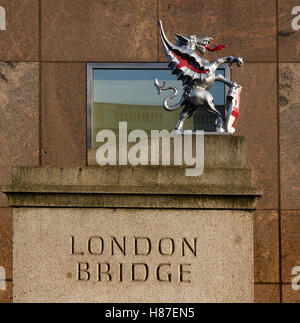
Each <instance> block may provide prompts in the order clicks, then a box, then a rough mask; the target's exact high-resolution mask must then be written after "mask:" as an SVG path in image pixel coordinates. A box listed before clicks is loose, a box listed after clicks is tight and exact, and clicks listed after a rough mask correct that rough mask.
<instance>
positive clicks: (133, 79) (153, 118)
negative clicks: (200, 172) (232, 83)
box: [87, 63, 230, 149]
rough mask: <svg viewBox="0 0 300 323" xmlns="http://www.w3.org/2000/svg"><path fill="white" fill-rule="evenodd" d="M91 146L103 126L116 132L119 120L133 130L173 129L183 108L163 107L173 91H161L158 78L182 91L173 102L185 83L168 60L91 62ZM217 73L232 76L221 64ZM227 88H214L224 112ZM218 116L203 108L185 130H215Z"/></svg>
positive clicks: (89, 73)
mask: <svg viewBox="0 0 300 323" xmlns="http://www.w3.org/2000/svg"><path fill="white" fill-rule="evenodd" d="M87 72H88V96H87V99H88V148H90V149H91V148H93V149H96V148H97V147H98V146H99V144H97V143H96V140H95V139H96V135H97V133H98V132H99V131H100V130H102V129H111V130H114V131H115V132H116V133H117V131H118V128H119V122H121V121H126V122H127V124H128V131H130V130H132V129H143V130H145V131H147V132H148V131H149V132H150V131H151V130H153V129H155V130H156V129H157V130H160V129H168V130H172V129H173V128H174V126H175V124H176V122H177V121H178V115H179V113H180V110H178V111H174V112H167V111H165V110H164V109H163V107H162V102H163V100H164V98H165V97H167V96H168V95H169V94H171V93H172V92H171V91H163V92H162V94H161V95H158V94H157V90H156V89H155V87H154V84H153V82H154V79H155V78H158V80H159V81H160V82H162V81H166V83H167V86H175V87H177V89H178V91H179V93H178V95H177V97H176V98H174V99H173V102H171V103H177V102H178V101H179V100H180V98H181V95H182V93H183V89H182V82H181V81H177V79H176V76H174V75H172V74H171V71H170V69H169V68H168V66H167V64H165V63H157V64H152V63H147V64H144V63H143V64H130V63H128V64H102V63H98V64H88V69H87ZM217 73H221V74H223V75H224V76H225V77H227V78H230V69H229V67H228V66H227V65H226V66H225V65H224V66H220V68H219V69H218V71H217ZM226 91H227V87H225V86H224V84H223V83H220V82H216V83H215V85H214V87H213V88H212V89H211V93H212V94H213V96H214V98H215V105H216V106H217V107H218V109H220V111H221V112H224V104H225V93H226ZM213 124H214V116H212V115H211V114H209V113H207V112H206V111H203V110H201V109H199V111H197V112H196V113H195V114H194V116H193V117H192V118H190V119H189V120H188V121H187V122H186V123H185V129H186V130H187V129H190V130H197V129H200V130H205V131H214V125H213Z"/></svg>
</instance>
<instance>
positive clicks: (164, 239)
mask: <svg viewBox="0 0 300 323" xmlns="http://www.w3.org/2000/svg"><path fill="white" fill-rule="evenodd" d="M164 241H170V245H171V249H170V252H169V253H168V252H163V250H162V249H163V248H162V245H163V242H164ZM158 251H159V253H160V254H161V255H162V256H172V255H173V254H174V252H175V242H174V240H173V239H172V238H162V239H160V240H159V243H158Z"/></svg>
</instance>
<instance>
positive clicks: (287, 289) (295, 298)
mask: <svg viewBox="0 0 300 323" xmlns="http://www.w3.org/2000/svg"><path fill="white" fill-rule="evenodd" d="M282 302H283V303H296V304H298V303H300V291H294V290H293V289H292V286H291V284H289V285H283V286H282Z"/></svg>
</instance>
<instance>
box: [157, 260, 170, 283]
mask: <svg viewBox="0 0 300 323" xmlns="http://www.w3.org/2000/svg"><path fill="white" fill-rule="evenodd" d="M162 267H171V264H161V265H159V266H158V267H157V269H156V278H157V280H158V281H160V282H169V283H170V282H171V280H172V276H171V273H169V272H168V273H167V279H161V277H160V269H161V268H162Z"/></svg>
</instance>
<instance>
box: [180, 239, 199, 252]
mask: <svg viewBox="0 0 300 323" xmlns="http://www.w3.org/2000/svg"><path fill="white" fill-rule="evenodd" d="M185 245H186V246H187V247H188V249H190V251H191V252H192V254H193V255H194V256H195V257H197V238H194V247H192V246H191V245H190V244H189V243H188V242H187V240H186V238H183V239H182V256H183V257H184V256H185Z"/></svg>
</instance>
